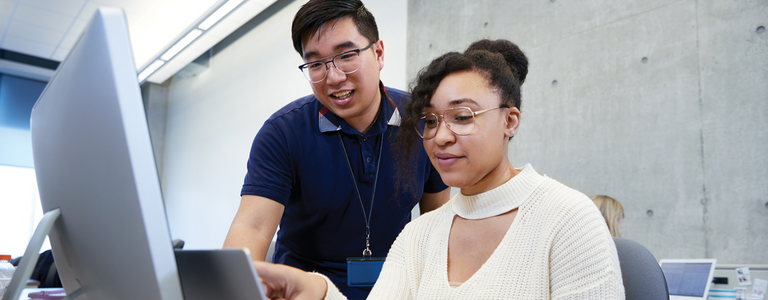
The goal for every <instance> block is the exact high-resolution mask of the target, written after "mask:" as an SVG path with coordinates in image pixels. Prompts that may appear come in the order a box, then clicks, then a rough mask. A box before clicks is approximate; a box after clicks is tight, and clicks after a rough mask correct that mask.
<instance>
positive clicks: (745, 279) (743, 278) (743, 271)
mask: <svg viewBox="0 0 768 300" xmlns="http://www.w3.org/2000/svg"><path fill="white" fill-rule="evenodd" d="M736 278H737V279H738V280H739V285H740V286H745V285H752V276H750V275H749V268H748V267H744V268H736Z"/></svg>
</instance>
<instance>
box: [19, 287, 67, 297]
mask: <svg viewBox="0 0 768 300" xmlns="http://www.w3.org/2000/svg"><path fill="white" fill-rule="evenodd" d="M60 289H61V288H42V289H41V288H25V289H23V290H21V295H19V300H29V294H30V293H35V292H42V291H55V290H60Z"/></svg>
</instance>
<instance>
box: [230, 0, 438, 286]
mask: <svg viewBox="0 0 768 300" xmlns="http://www.w3.org/2000/svg"><path fill="white" fill-rule="evenodd" d="M292 38H293V43H294V48H295V49H296V51H297V52H298V53H299V55H301V56H302V58H303V59H304V61H305V62H306V63H305V64H303V65H301V66H300V69H301V71H302V72H303V73H304V75H305V77H306V78H307V79H308V80H309V82H310V85H311V86H312V90H313V95H309V96H306V97H303V98H300V99H298V100H296V101H294V102H292V103H290V104H288V105H287V106H285V107H283V108H282V109H280V110H278V111H277V112H276V113H275V114H273V115H272V116H271V117H270V118H269V119H268V120H267V121H266V122H265V123H264V126H263V127H262V128H261V130H260V131H259V133H258V134H257V135H256V138H255V139H254V142H253V147H252V149H251V155H250V159H249V160H248V174H247V175H246V178H245V183H244V185H243V189H242V191H241V195H242V199H241V203H240V208H239V209H238V211H237V214H236V216H235V219H234V221H233V222H232V226H231V227H230V230H229V233H228V234H227V238H226V240H225V242H224V247H225V248H232V247H247V248H249V249H250V251H251V255H252V258H253V259H254V260H264V258H265V256H266V253H267V250H268V247H269V244H270V241H271V239H272V236H273V235H274V233H275V231H276V228H277V226H278V224H279V225H280V231H279V232H278V236H277V242H276V245H275V254H274V258H273V261H274V262H275V263H282V264H286V265H291V266H294V267H297V268H300V269H303V270H307V271H317V272H320V273H323V274H325V275H326V276H328V277H329V278H330V279H331V280H333V282H334V283H335V284H336V285H337V286H338V287H339V289H340V290H341V291H342V292H343V293H344V294H345V295H346V296H347V297H348V298H349V299H364V298H365V297H366V296H367V294H368V292H369V291H370V287H368V288H357V287H350V286H348V285H347V264H346V259H347V258H348V257H361V256H363V255H364V254H372V256H373V257H385V256H386V254H387V252H388V250H389V247H390V246H391V244H392V242H394V240H395V238H396V237H397V235H398V234H399V233H400V231H401V230H402V228H403V227H404V226H405V224H406V223H407V222H408V221H410V210H411V208H412V207H413V206H414V205H415V204H416V203H417V201H418V203H419V206H420V209H421V212H422V213H424V212H427V211H430V210H432V209H435V208H437V207H439V206H441V205H443V204H444V203H445V202H447V201H448V197H449V190H448V189H447V186H445V185H444V184H443V182H442V180H441V179H440V176H439V174H438V173H437V172H436V171H435V170H434V168H433V167H432V165H431V164H430V162H429V160H428V158H427V156H426V153H425V152H424V150H423V149H421V146H419V149H418V151H419V152H420V155H419V157H418V159H417V160H415V161H414V162H413V164H412V165H411V166H412V167H411V170H413V171H414V172H412V174H408V175H404V174H399V173H398V163H399V160H398V159H399V157H398V156H397V155H396V154H395V153H397V152H395V153H393V150H395V149H394V148H396V145H392V143H393V141H394V133H396V132H397V131H398V130H400V128H399V127H398V126H399V124H400V113H399V112H398V110H399V109H400V110H402V109H404V108H405V103H406V100H407V98H408V97H409V95H408V94H407V93H405V92H402V91H398V90H395V89H391V88H385V87H384V85H383V84H382V83H381V82H380V80H379V72H380V71H381V69H382V68H383V66H384V43H383V42H382V41H381V40H379V37H378V28H377V26H376V21H375V19H374V17H373V15H371V13H370V12H369V11H368V10H367V9H366V8H365V7H364V6H363V4H362V2H360V1H359V0H331V1H322V0H310V1H309V2H307V3H306V4H304V6H302V7H301V9H299V11H298V12H297V13H296V16H295V17H294V20H293V28H292ZM403 130H412V129H410V128H408V129H403ZM403 178H407V179H408V180H406V182H405V183H403V184H396V181H397V180H398V179H403ZM406 187H410V188H406ZM419 200H420V201H419Z"/></svg>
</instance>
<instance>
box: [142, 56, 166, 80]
mask: <svg viewBox="0 0 768 300" xmlns="http://www.w3.org/2000/svg"><path fill="white" fill-rule="evenodd" d="M164 64H165V62H164V61H162V60H159V59H158V60H155V61H153V62H152V63H151V64H149V66H147V67H146V68H144V71H141V73H139V83H141V82H143V81H144V80H145V79H147V77H149V75H152V73H155V71H157V69H160V67H162V66H163V65H164Z"/></svg>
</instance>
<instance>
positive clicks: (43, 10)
mask: <svg viewBox="0 0 768 300" xmlns="http://www.w3.org/2000/svg"><path fill="white" fill-rule="evenodd" d="M226 2H227V0H0V49H5V50H10V51H14V52H19V53H23V54H27V55H32V56H36V57H41V58H45V59H49V60H54V61H62V60H63V59H64V58H66V56H67V54H68V53H69V51H70V50H71V49H72V47H73V46H74V44H75V42H76V41H77V38H78V37H79V35H80V34H81V33H82V32H83V30H84V29H85V27H86V25H87V24H88V20H89V19H90V18H91V16H93V14H94V13H95V11H96V9H97V8H98V7H100V6H111V7H119V8H122V9H123V10H124V11H125V14H126V18H127V21H128V30H129V34H130V38H131V47H132V50H133V56H134V61H135V64H136V69H137V71H141V70H143V69H144V68H145V67H147V66H148V65H150V63H152V62H153V61H155V60H157V59H158V58H159V57H160V55H161V54H163V53H164V52H165V50H167V49H169V48H170V47H171V46H172V45H173V44H174V43H175V42H176V41H178V40H180V39H181V38H182V37H184V36H185V35H186V34H187V33H188V32H189V31H191V30H192V29H194V28H195V27H196V26H197V24H198V23H200V22H201V21H203V20H204V19H205V18H207V17H208V16H209V15H210V14H211V13H213V12H214V11H216V10H217V9H218V8H219V7H221V6H223V5H224V4H225V3H226ZM274 2H275V0H247V1H244V2H242V3H241V4H239V6H237V8H235V10H233V11H232V12H231V13H229V14H228V15H227V16H226V17H224V18H223V19H222V20H221V21H219V22H218V23H216V25H214V26H213V27H212V28H211V29H209V30H207V31H205V32H204V33H203V34H202V35H201V36H200V37H198V38H197V39H196V40H195V41H194V42H193V43H192V44H190V45H189V46H188V47H186V48H185V49H184V50H182V52H180V53H179V54H178V55H176V56H175V57H174V58H172V59H170V60H169V61H167V62H166V63H165V64H164V65H163V67H161V68H160V69H159V70H157V71H156V72H155V73H153V75H151V76H149V78H148V79H147V81H150V82H155V83H161V82H163V81H165V80H166V79H167V78H168V77H170V76H173V74H175V73H176V72H177V71H178V70H180V69H181V68H183V67H184V66H186V65H187V64H188V63H189V62H191V61H192V60H194V59H195V58H197V57H198V56H200V55H201V54H202V53H203V52H205V51H207V50H208V49H210V48H211V47H213V46H214V45H215V44H216V43H218V42H219V41H221V40H222V39H223V38H225V37H226V36H227V35H229V34H230V33H232V32H233V31H235V30H236V29H237V28H239V27H240V26H242V25H243V24H244V23H245V22H247V21H248V20H250V19H251V18H253V17H254V16H256V15H257V14H258V13H260V12H261V11H263V10H264V9H265V8H267V7H268V6H269V5H271V4H272V3H274Z"/></svg>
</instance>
